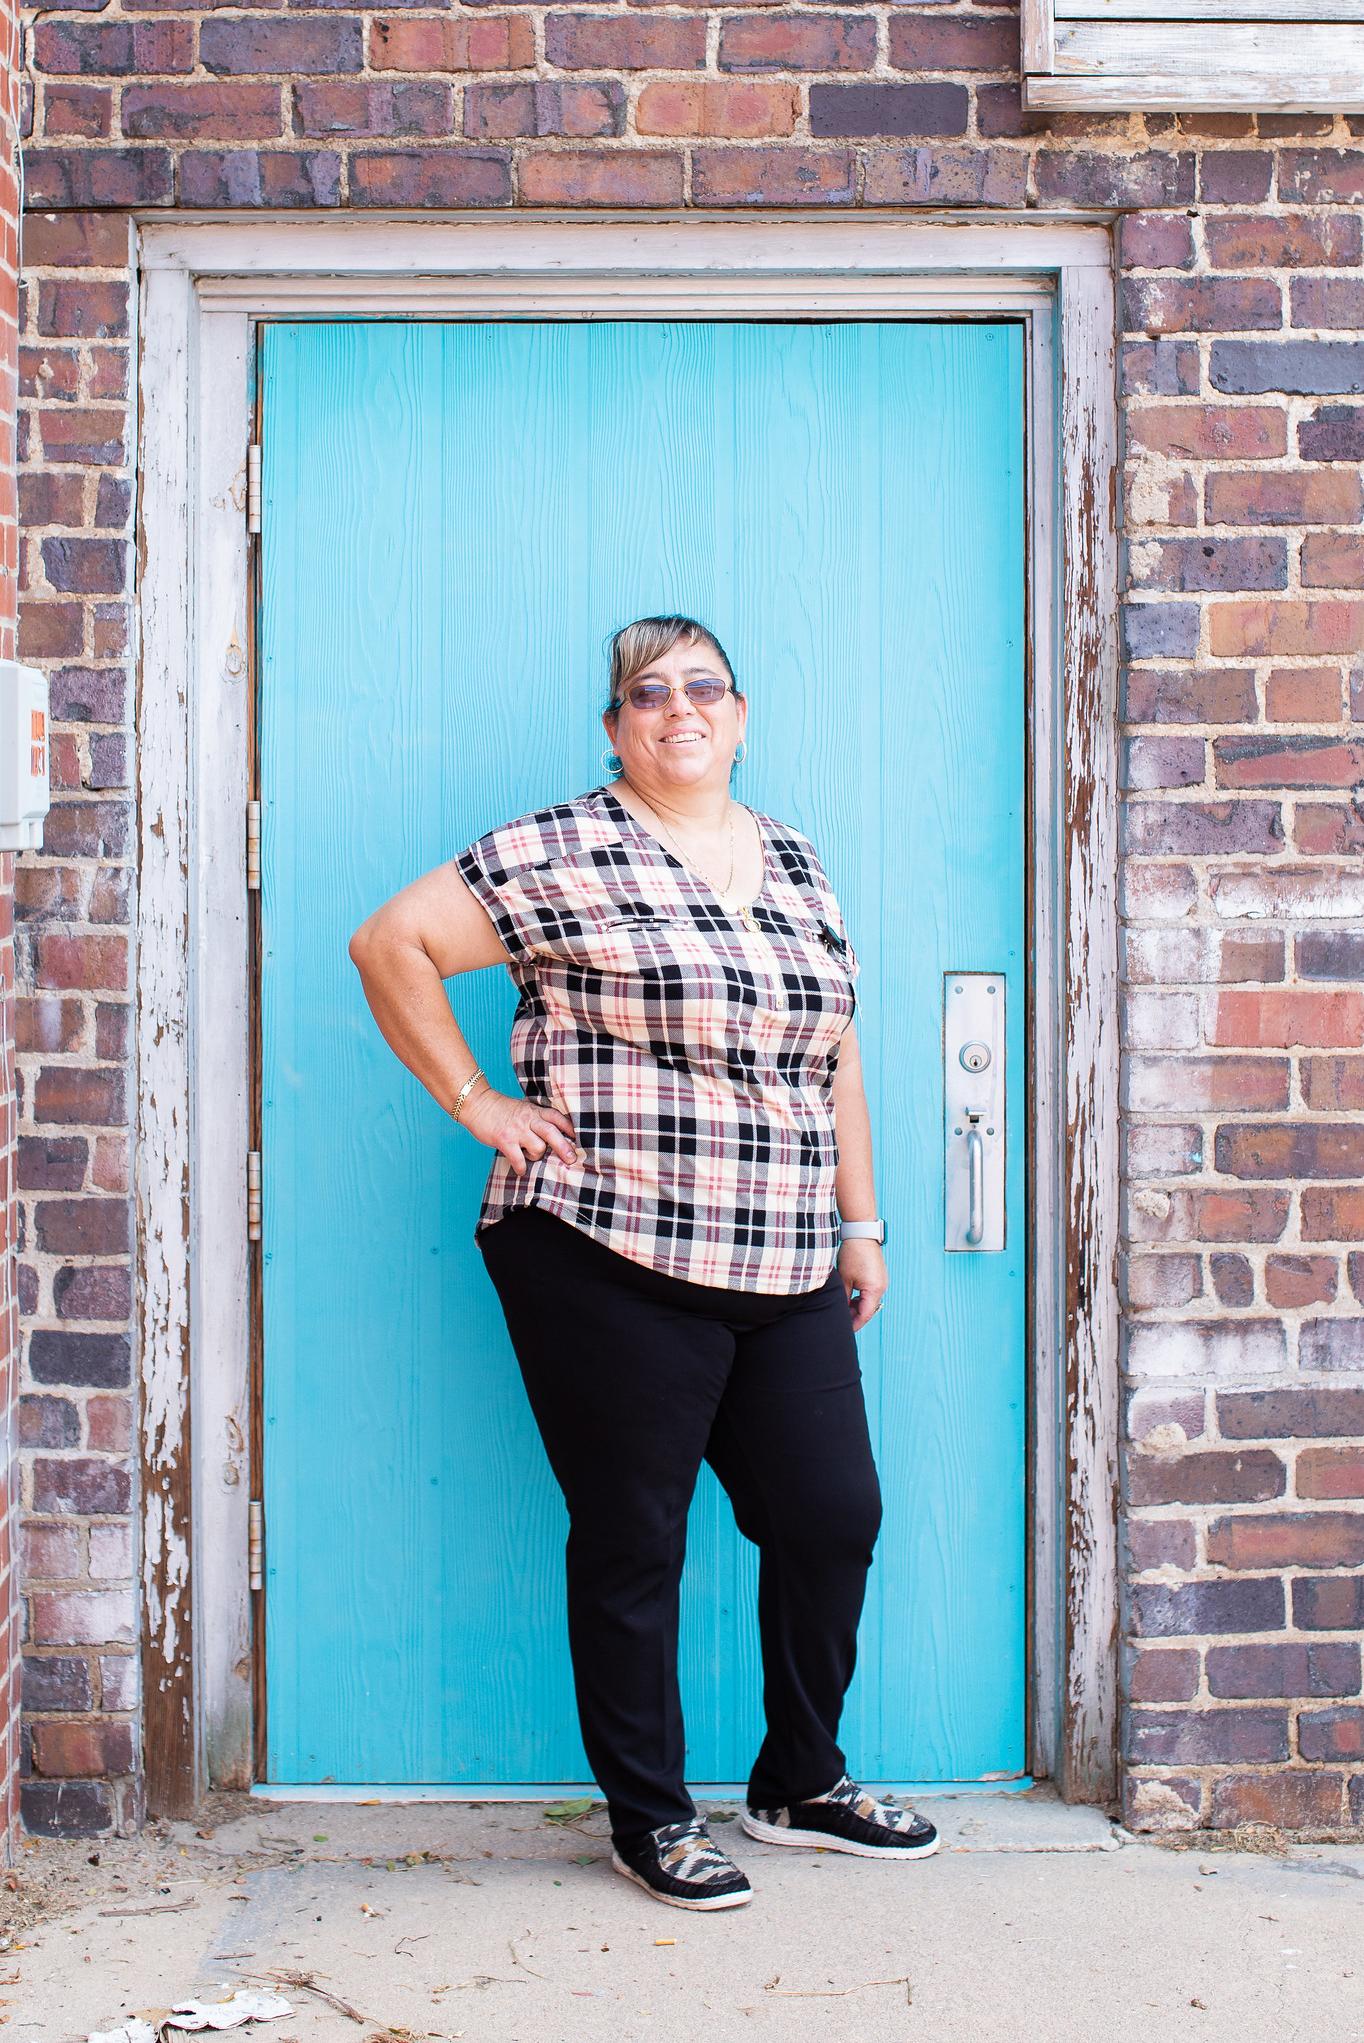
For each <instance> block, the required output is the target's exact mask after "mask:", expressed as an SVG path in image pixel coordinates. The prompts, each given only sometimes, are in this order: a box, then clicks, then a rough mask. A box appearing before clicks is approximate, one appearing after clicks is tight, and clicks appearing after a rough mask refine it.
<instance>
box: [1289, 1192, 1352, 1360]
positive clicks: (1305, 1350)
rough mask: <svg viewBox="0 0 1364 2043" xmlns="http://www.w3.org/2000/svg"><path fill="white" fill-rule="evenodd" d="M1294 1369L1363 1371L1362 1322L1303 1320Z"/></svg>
mask: <svg viewBox="0 0 1364 2043" xmlns="http://www.w3.org/2000/svg"><path fill="white" fill-rule="evenodd" d="M1305 1204H1306V1197H1305V1195H1304V1205H1305ZM1306 1231H1307V1229H1306V1224H1305V1223H1304V1227H1303V1232H1304V1233H1306ZM1298 1367H1299V1368H1300V1369H1304V1370H1309V1369H1311V1370H1315V1369H1349V1370H1364V1318H1361V1317H1360V1315H1359V1314H1358V1313H1351V1314H1350V1315H1349V1316H1348V1318H1345V1317H1342V1318H1340V1319H1309V1320H1304V1322H1303V1324H1302V1328H1301V1330H1300V1332H1299V1336H1298Z"/></svg>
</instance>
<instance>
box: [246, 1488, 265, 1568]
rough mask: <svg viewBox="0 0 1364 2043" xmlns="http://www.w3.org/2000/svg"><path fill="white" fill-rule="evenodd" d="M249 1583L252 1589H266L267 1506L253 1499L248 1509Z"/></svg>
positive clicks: (247, 1558) (247, 1560)
mask: <svg viewBox="0 0 1364 2043" xmlns="http://www.w3.org/2000/svg"><path fill="white" fill-rule="evenodd" d="M246 1568H247V1583H248V1586H249V1587H250V1588H252V1589H263V1588H264V1587H265V1505H264V1503H263V1502H262V1501H261V1499H260V1498H259V1497H253V1498H252V1499H251V1501H250V1503H249V1504H248V1505H247V1507H246Z"/></svg>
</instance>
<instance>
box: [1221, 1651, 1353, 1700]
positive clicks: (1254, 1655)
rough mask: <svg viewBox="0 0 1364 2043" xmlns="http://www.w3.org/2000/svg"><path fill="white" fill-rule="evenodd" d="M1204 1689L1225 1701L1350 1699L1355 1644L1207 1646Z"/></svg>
mask: <svg viewBox="0 0 1364 2043" xmlns="http://www.w3.org/2000/svg"><path fill="white" fill-rule="evenodd" d="M1207 1657H1208V1689H1209V1692H1210V1693H1211V1694H1213V1695H1215V1696H1219V1697H1224V1698H1226V1699H1228V1700H1231V1701H1253V1700H1255V1699H1257V1698H1259V1697H1261V1696H1263V1697H1270V1696H1335V1695H1355V1694H1357V1693H1358V1690H1359V1678H1360V1662H1359V1647H1358V1646H1357V1645H1336V1644H1334V1643H1327V1642H1326V1641H1324V1640H1320V1639H1308V1640H1298V1639H1293V1640H1288V1641H1284V1642H1281V1643H1280V1642H1274V1643H1271V1642H1268V1641H1266V1640H1263V1639H1257V1640H1255V1641H1254V1642H1253V1643H1251V1642H1249V1641H1248V1642H1246V1643H1244V1644H1242V1645H1237V1646H1210V1647H1209V1649H1208V1656H1207Z"/></svg>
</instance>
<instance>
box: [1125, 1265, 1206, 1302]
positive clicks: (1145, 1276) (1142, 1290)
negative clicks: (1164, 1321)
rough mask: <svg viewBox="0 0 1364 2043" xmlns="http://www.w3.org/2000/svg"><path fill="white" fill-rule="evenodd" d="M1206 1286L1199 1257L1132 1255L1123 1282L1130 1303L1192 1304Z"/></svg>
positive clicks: (1126, 1298) (1126, 1299) (1127, 1300)
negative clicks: (1204, 1285)
mask: <svg viewBox="0 0 1364 2043" xmlns="http://www.w3.org/2000/svg"><path fill="white" fill-rule="evenodd" d="M1202 1289H1203V1278H1202V1271H1201V1268H1200V1265H1199V1259H1198V1257H1197V1256H1128V1257H1127V1259H1126V1271H1125V1277H1124V1284H1123V1293H1124V1298H1125V1301H1126V1303H1127V1304H1129V1305H1135V1306H1138V1307H1140V1306H1152V1305H1188V1304H1190V1303H1191V1302H1192V1300H1194V1299H1195V1298H1197V1297H1198V1295H1199V1293H1200V1292H1201V1291H1202Z"/></svg>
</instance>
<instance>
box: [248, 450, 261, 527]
mask: <svg viewBox="0 0 1364 2043" xmlns="http://www.w3.org/2000/svg"><path fill="white" fill-rule="evenodd" d="M246 529H247V531H248V532H259V531H260V442H259V440H253V441H252V442H251V445H250V446H249V447H248V448H247V450H246Z"/></svg>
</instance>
